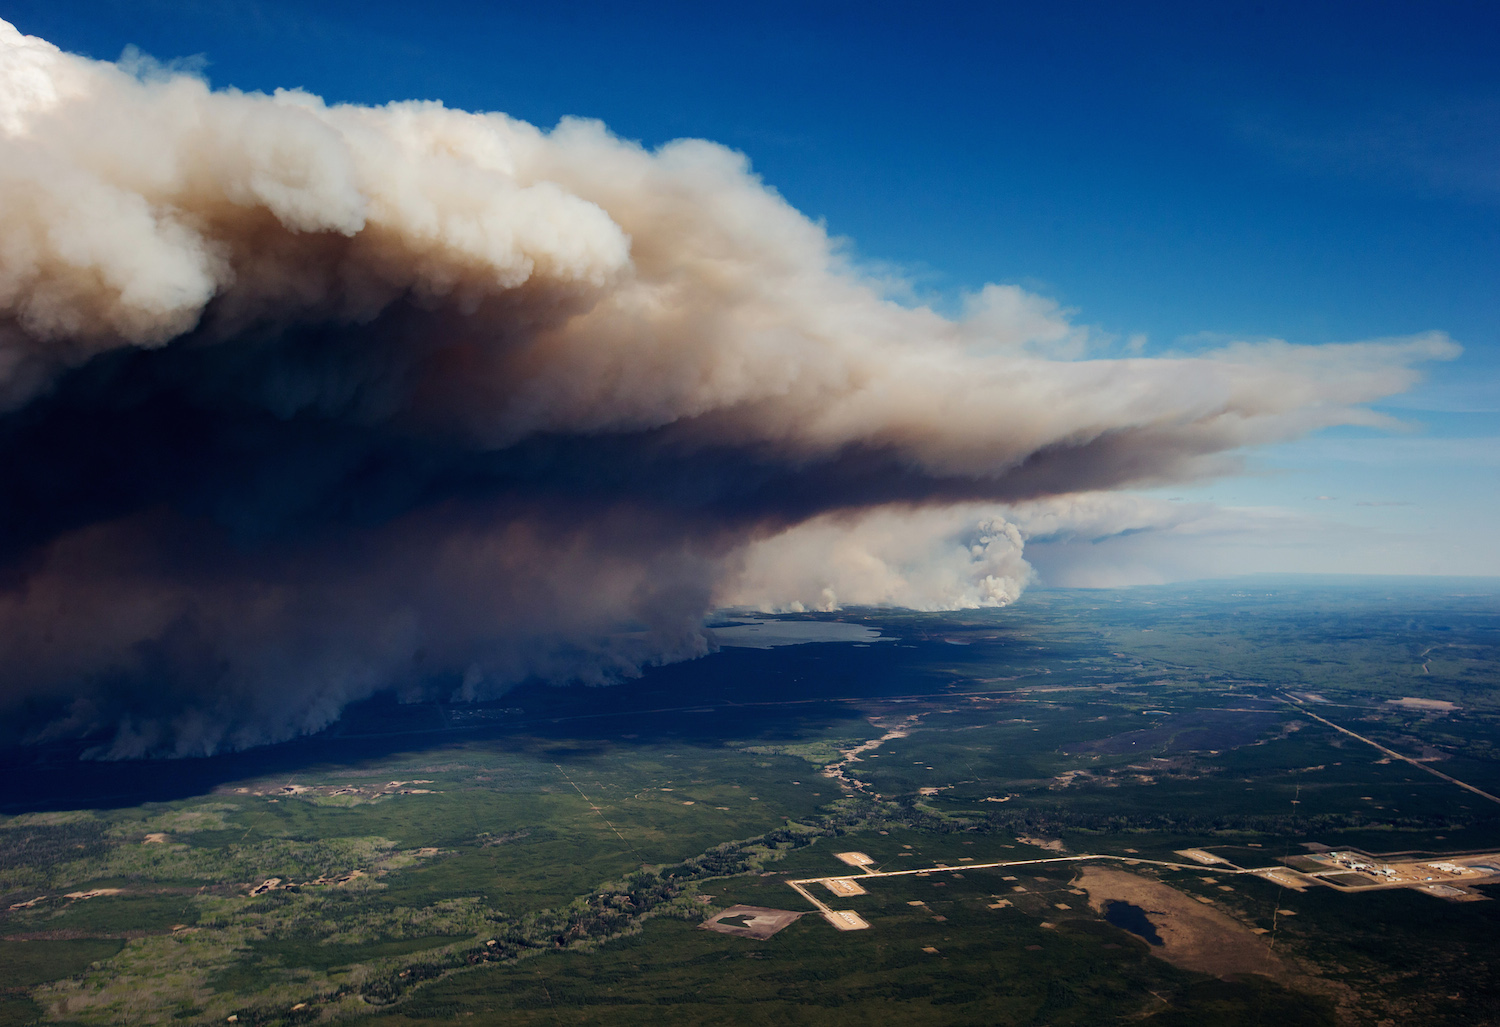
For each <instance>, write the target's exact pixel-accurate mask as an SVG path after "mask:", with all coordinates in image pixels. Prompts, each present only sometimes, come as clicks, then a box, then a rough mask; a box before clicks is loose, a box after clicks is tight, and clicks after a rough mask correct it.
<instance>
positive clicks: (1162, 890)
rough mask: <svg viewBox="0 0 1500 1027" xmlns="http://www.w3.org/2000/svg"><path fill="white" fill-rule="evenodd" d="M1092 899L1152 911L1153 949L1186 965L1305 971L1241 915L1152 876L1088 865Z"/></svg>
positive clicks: (1083, 879) (1283, 975)
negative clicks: (1277, 952)
mask: <svg viewBox="0 0 1500 1027" xmlns="http://www.w3.org/2000/svg"><path fill="white" fill-rule="evenodd" d="M1078 885H1079V887H1081V888H1083V889H1084V890H1086V891H1087V892H1088V893H1089V905H1091V906H1093V907H1094V909H1096V910H1098V911H1099V912H1101V913H1102V912H1103V911H1104V908H1105V906H1106V904H1107V903H1109V902H1110V901H1119V902H1129V903H1131V904H1132V905H1136V906H1140V907H1141V908H1142V909H1144V910H1145V911H1146V916H1147V918H1148V919H1149V920H1150V921H1151V923H1152V925H1154V926H1155V927H1156V933H1157V934H1159V935H1160V936H1161V940H1162V943H1161V945H1153V946H1151V952H1152V953H1153V954H1154V955H1157V956H1160V957H1161V958H1162V959H1165V960H1166V961H1167V962H1169V963H1173V964H1175V965H1177V966H1180V967H1182V968H1183V969H1185V970H1196V971H1198V972H1199V973H1207V974H1213V975H1214V976H1215V977H1227V976H1229V975H1231V974H1236V973H1253V974H1261V975H1263V976H1265V977H1270V978H1273V979H1275V980H1278V981H1282V982H1283V983H1290V982H1291V981H1293V980H1294V979H1296V978H1297V977H1299V976H1300V975H1299V974H1298V973H1297V971H1296V970H1295V969H1294V968H1293V967H1291V966H1289V965H1288V964H1287V963H1286V962H1284V961H1283V960H1282V959H1281V958H1280V957H1278V956H1277V955H1275V954H1274V953H1273V952H1272V951H1271V948H1270V945H1269V944H1268V943H1267V941H1266V940H1265V939H1264V938H1262V937H1260V936H1258V935H1256V934H1255V933H1253V932H1252V931H1251V930H1250V929H1249V928H1247V927H1246V926H1245V925H1243V924H1241V923H1240V922H1239V921H1238V920H1235V919H1234V918H1232V917H1230V916H1228V915H1226V914H1224V913H1221V912H1219V911H1218V910H1217V909H1214V908H1213V907H1212V906H1208V905H1204V904H1203V903H1200V902H1198V901H1196V900H1195V899H1193V898H1191V897H1189V896H1187V895H1184V894H1183V893H1182V892H1179V891H1177V890H1176V889H1175V888H1169V887H1168V886H1167V885H1165V884H1162V883H1161V882H1160V881H1154V880H1152V879H1151V878H1149V877H1142V876H1139V875H1137V874H1132V873H1127V872H1126V871H1123V870H1104V869H1101V868H1098V867H1087V868H1085V869H1084V871H1083V872H1082V874H1081V875H1080V876H1079V880H1078Z"/></svg>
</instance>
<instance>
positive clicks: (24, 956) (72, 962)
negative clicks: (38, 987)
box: [0, 938, 125, 988]
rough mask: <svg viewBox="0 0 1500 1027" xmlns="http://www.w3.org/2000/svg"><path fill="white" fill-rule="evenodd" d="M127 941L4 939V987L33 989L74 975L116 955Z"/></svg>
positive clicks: (0, 959) (0, 963) (0, 981)
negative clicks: (47, 982) (33, 986)
mask: <svg viewBox="0 0 1500 1027" xmlns="http://www.w3.org/2000/svg"><path fill="white" fill-rule="evenodd" d="M124 944H125V943H124V942H123V941H119V940H115V939H111V938H69V939H65V940H54V939H45V940H38V941H0V988H29V987H31V986H32V985H34V984H42V983H44V982H46V981H55V980H59V979H61V978H63V977H71V976H73V975H74V974H76V973H82V972H83V971H84V970H87V969H88V968H89V966H90V964H93V963H98V962H102V961H103V960H106V959H110V958H112V957H113V956H114V955H115V954H116V953H118V952H119V951H120V949H121V948H122V947H123V946H124Z"/></svg>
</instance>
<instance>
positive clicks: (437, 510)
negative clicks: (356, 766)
mask: <svg viewBox="0 0 1500 1027" xmlns="http://www.w3.org/2000/svg"><path fill="white" fill-rule="evenodd" d="M1080 337H1081V335H1080V333H1079V332H1078V331H1077V330H1075V329H1073V328H1072V327H1071V326H1069V325H1068V324H1067V322H1066V321H1065V320H1064V319H1063V318H1062V317H1061V316H1060V315H1059V314H1058V313H1057V311H1056V310H1055V309H1054V308H1052V307H1051V306H1050V305H1048V304H1047V303H1046V302H1045V301H1042V300H1040V299H1038V298H1037V297H1034V296H1030V295H1028V294H1026V293H1024V292H1022V291H1021V290H1019V289H1015V288H1013V287H1000V286H991V287H988V288H987V289H986V290H985V291H984V292H983V293H981V294H980V295H979V296H977V297H975V298H974V301H973V303H972V304H971V310H970V313H969V315H968V316H966V317H965V318H963V319H960V320H950V319H946V318H943V317H941V316H939V315H938V314H936V313H934V312H933V311H931V310H928V309H925V308H920V309H911V308H908V307H902V306H900V305H898V304H896V303H894V302H892V301H890V300H889V299H888V298H886V297H885V296H884V295H883V294H882V293H881V291H880V290H879V289H878V287H877V286H875V285H874V284H872V283H871V282H869V281H866V280H865V279H863V278H861V276H860V275H859V274H857V273H856V272H855V271H853V270H851V269H850V268H849V267H847V266H846V265H845V264H844V262H843V261H842V260H841V258H840V257H839V255H838V252H837V250H836V249H835V248H834V247H833V246H832V245H831V244H830V241H829V240H828V238H827V237H826V235H825V234H824V232H823V231H822V229H821V228H820V227H818V226H817V225H815V224H813V223H811V222H810V221H808V220H807V219H806V218H804V217H803V216H802V215H801V214H799V213H798V212H797V211H795V210H793V209H792V208H791V207H789V206H788V205H787V204H786V203H784V202H783V201H782V200H781V199H780V198H779V197H778V196H777V195H776V194H775V193H773V192H771V191H770V190H768V189H766V188H765V187H764V186H762V185H761V184H760V182H759V181H758V180H757V179H756V178H755V177H754V176H753V175H752V174H751V173H750V172H749V171H748V170H747V168H746V166H745V163H744V161H743V159H742V158H741V157H739V156H737V155H736V154H733V153H731V152H729V151H726V150H724V149H722V148H720V147H717V146H714V145H712V144H709V143H704V142H694V141H689V142H681V143H675V144H672V145H670V146H667V147H664V148H662V149H661V150H659V151H656V152H647V151H645V150H642V149H641V148H639V147H637V146H634V145H632V144H629V143H626V142H623V141H621V140H619V139H616V138H614V137H613V136H611V135H609V134H608V132H606V131H605V130H604V128H603V127H601V126H600V125H598V124H595V123H590V122H565V123H563V124H562V125H561V126H559V127H558V128H557V129H556V130H554V131H552V132H550V133H544V132H541V131H539V130H537V129H535V128H532V127H531V126H529V125H526V124H523V123H520V122H516V121H513V120H511V119H509V118H506V117H504V116H501V115H493V114H490V115H481V114H468V113H463V112H459V111H451V110H447V109H445V108H443V107H441V106H439V105H436V104H394V105H391V106H387V107H381V108H364V107H349V106H338V107H328V106H325V105H324V104H323V103H322V102H321V101H319V100H318V99H317V98H316V97H312V96H308V95H306V94H302V93H295V92H292V93H286V92H279V93H277V94H276V95H275V96H263V95H258V94H250V95H247V94H241V93H237V92H233V91H225V92H213V91H211V90H210V89H209V88H208V87H207V86H206V85H205V84H204V83H203V82H202V81H200V80H198V79H196V78H192V77H188V76H182V75H176V76H171V75H165V76H155V77H151V78H148V79H145V80H142V79H139V78H136V77H133V76H132V75H130V74H127V73H126V72H124V71H122V70H121V69H119V68H117V67H115V66H113V65H109V64H101V63H97V62H93V61H89V60H85V59H83V58H79V57H74V56H71V55H67V54H63V53H60V52H59V51H57V50H56V49H55V48H53V47H51V46H50V45H49V44H47V43H45V42H42V41H40V40H36V39H32V38H28V37H23V36H21V35H20V34H18V33H17V32H15V30H14V29H11V28H10V27H9V26H7V25H4V23H0V481H3V482H4V491H3V493H0V574H3V577H0V708H3V709H0V714H3V722H4V723H5V724H8V725H10V730H11V731H12V733H13V738H12V739H11V740H15V738H19V737H22V736H24V737H25V738H30V739H33V740H35V739H41V738H50V737H75V736H80V737H81V736H93V735H98V736H102V737H107V738H109V739H110V740H109V741H108V742H107V743H105V744H104V745H103V746H102V748H101V749H100V752H101V753H102V754H104V755H109V756H115V757H126V756H134V755H140V754H147V753H150V754H179V755H191V754H201V753H208V752H212V751H215V750H218V749H222V748H235V747H243V746H248V745H254V744H257V743H261V742H266V741H272V740H276V739H281V738H286V737H289V736H292V735H294V734H297V733H300V732H307V731H313V730H316V729H318V728H321V727H323V726H325V725H327V724H328V723H330V722H331V721H332V720H333V719H335V718H336V717H337V716H338V715H339V712H340V710H341V709H342V708H343V707H344V706H345V705H346V704H347V703H349V702H350V701H352V700H354V699H357V698H361V697H364V696H368V695H371V694H372V693H374V692H376V691H378V690H382V689H392V688H394V689H397V690H399V691H401V692H402V693H403V694H408V695H418V694H458V695H460V696H469V697H479V696H485V695H493V694H495V693H496V692H498V691H500V690H503V689H504V688H506V687H508V686H509V685H511V684H513V683H514V682H516V681H518V680H521V679H523V678H526V677H528V676H533V675H535V676H540V677H542V678H545V679H550V680H567V679H581V680H586V681H600V682H603V681H608V680H611V679H616V678H618V677H619V676H621V675H626V674H630V673H633V672H635V671H636V670H638V669H639V668H640V667H641V666H643V665H645V664H647V663H650V662H652V661H664V660H672V659H680V658H685V657H689V656H692V655H695V654H699V653H702V652H705V651H706V649H707V646H708V643H707V641H706V639H705V636H704V633H703V631H702V629H701V624H702V618H703V615H704V613H705V611H707V610H708V609H710V608H711V607H712V606H713V605H714V604H716V603H724V602H754V603H757V604H761V605H772V606H775V605H782V606H794V605H796V604H802V605H804V606H830V605H834V604H836V603H838V602H841V601H843V602H890V603H905V604H910V605H920V606H928V607H932V606H944V605H947V606H955V605H976V604H984V603H1001V602H1005V601H1008V600H1009V599H1011V598H1013V597H1014V596H1015V594H1017V592H1018V591H1019V589H1020V588H1021V587H1022V585H1023V584H1024V583H1025V580H1026V573H1027V572H1026V567H1025V564H1024V562H1023V561H1022V560H1021V557H1020V538H1019V536H1018V535H1016V533H1015V532H1014V530H1009V529H1008V526H1007V525H1006V524H1005V523H1004V521H1003V518H1001V517H1000V516H999V515H998V514H997V513H996V511H995V510H994V509H993V505H994V504H996V503H1005V502H1015V501H1022V500H1030V499H1035V498H1037V497H1047V496H1065V495H1068V494H1072V493H1076V492H1079V491H1082V490H1089V489H1094V490H1101V489H1106V490H1107V489H1116V488H1120V487H1123V486H1130V485H1138V484H1143V483H1160V482H1166V481H1172V480H1180V479H1184V478H1192V477H1197V476H1202V475H1205V474H1212V473H1217V472H1220V471H1223V470H1225V469H1226V468H1229V467H1231V466H1232V453H1233V451H1234V450H1236V449H1238V448H1240V447H1243V446H1247V445H1252V444H1256V443H1264V442H1269V441H1274V440H1280V439H1285V438H1289V437H1292V436H1295V435H1297V434H1300V433H1303V432H1306V431H1309V430H1313V429H1317V428H1320V427H1323V426H1326V425H1330V424H1344V423H1351V422H1358V423H1369V422H1370V421H1371V420H1372V415H1370V414H1368V413H1367V412H1364V411H1362V410H1361V409H1360V408H1359V406H1358V404H1360V403H1363V402H1365V401H1368V400H1370V399H1372V398H1375V397H1378V396H1381V395H1384V394H1387V393H1390V392H1393V391H1397V390H1400V389H1402V388H1405V387H1406V386H1407V385H1409V384H1410V383H1411V382H1412V381H1413V380H1414V379H1413V372H1412V371H1411V370H1410V369H1409V367H1410V365H1411V364H1412V363H1413V362H1416V361H1420V360H1423V359H1430V358H1435V357H1443V356H1447V355H1451V353H1452V352H1454V349H1455V348H1454V347H1453V346H1452V344H1451V343H1449V342H1447V341H1446V340H1445V339H1444V338H1442V337H1440V336H1424V337H1421V338H1417V339H1412V340H1398V341H1393V342H1387V343H1369V344H1359V345H1353V346H1344V347H1323V348H1317V349H1310V348H1298V347H1290V346H1285V345H1284V344H1271V345H1265V346H1258V347H1256V346H1246V347H1238V348H1234V349H1231V350H1225V351H1222V352H1219V353H1216V354H1213V355H1211V356H1208V357H1198V358H1193V359H1187V358H1183V359H1153V360H1072V359H1059V358H1058V357H1056V356H1055V355H1052V356H1049V353H1050V354H1056V353H1057V352H1060V351H1066V350H1067V349H1068V348H1069V347H1072V346H1075V344H1076V343H1077V342H1078V340H1079V338H1080ZM954 511H957V512H954ZM960 521H963V522H964V523H963V524H960V523H959V522H960ZM965 524H966V525H967V527H965ZM975 525H979V527H975ZM810 540H811V541H810ZM825 542H826V543H827V544H825ZM818 554H822V556H821V557H820V556H819V555H818ZM820 560H821V562H820Z"/></svg>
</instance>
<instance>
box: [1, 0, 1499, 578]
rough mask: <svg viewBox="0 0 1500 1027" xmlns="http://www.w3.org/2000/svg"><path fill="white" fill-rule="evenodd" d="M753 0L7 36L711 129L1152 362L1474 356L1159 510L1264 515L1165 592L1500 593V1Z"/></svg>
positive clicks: (790, 186)
mask: <svg viewBox="0 0 1500 1027" xmlns="http://www.w3.org/2000/svg"><path fill="white" fill-rule="evenodd" d="M743 6H744V9H740V10H735V9H732V8H730V7H729V6H727V5H705V4H687V3H682V4H670V3H658V4H652V5H621V4H592V3H565V2H556V3H549V4H509V3H496V4H485V5H425V6H416V5H411V4H400V5H397V4H391V3H368V2H365V3H358V4H356V3H320V4H297V3H277V2H262V3H246V4H230V3H211V2H206V0H184V2H174V0H145V2H142V0H134V2H128V3H126V2H96V3H83V2H68V0H61V2H59V0H50V2H48V3H37V2H31V0H25V2H12V3H8V4H7V5H6V7H5V10H4V13H3V16H4V17H5V18H6V19H7V20H10V21H12V22H13V23H15V24H16V25H17V27H18V28H20V29H21V30H22V31H23V32H27V33H30V34H33V35H39V36H42V37H43V38H46V39H49V40H51V41H52V42H54V43H56V44H57V45H59V46H61V47H63V48H64V49H68V50H73V51H76V52H80V53H85V54H88V55H91V56H94V57H98V58H106V59H112V58H115V57H117V56H118V55H119V54H120V52H121V51H122V49H123V48H124V47H126V46H127V45H134V46H138V47H139V48H140V49H142V50H144V51H146V52H148V53H150V54H153V55H154V56H156V57H158V58H162V59H171V58H178V57H190V56H194V55H202V56H203V58H204V59H205V61H206V64H205V68H204V70H205V73H206V75H207V76H208V77H209V78H210V79H211V80H212V81H213V83H214V84H215V85H218V86H228V85H232V86H237V87H240V88H242V89H259V90H270V89H272V88H275V87H278V86H301V87H304V88H306V89H308V90H310V91H312V92H315V93H318V94H320V95H322V96H324V97H326V98H328V99H330V100H351V101H358V102H366V103H378V102H384V101H387V100H394V99H408V98H433V99H441V100H443V101H444V102H445V103H447V104H449V105H451V106H456V107H464V108H469V109H488V110H502V111H505V112H507V113H509V114H512V115H515V116H517V117H520V118H524V119H526V120H528V121H532V122H535V123H537V124H540V125H543V126H550V125H551V124H553V123H555V122H556V121H557V119H558V118H559V117H562V116H566V115H583V116H589V117H597V118H600V119H602V120H604V121H605V122H606V123H607V124H608V125H609V126H610V127H611V129H613V130H614V131H615V132H617V133H618V134H620V135H623V136H626V137H629V138H635V139H639V140H641V141H642V142H644V143H646V144H647V145H655V144H659V143H661V142H665V141H667V140H669V139H673V138H678V137H683V136H700V137H705V138H710V139H714V140H717V141H719V142H722V143H725V144H727V145H729V146H732V147H735V148H737V149H740V150H743V151H744V152H745V153H746V154H748V155H749V157H750V159H751V160H752V162H753V163H754V166H755V167H756V168H757V170H758V171H759V172H760V173H761V174H762V175H763V176H764V177H765V179H766V181H767V182H769V183H770V184H771V185H773V186H774V187H775V188H777V189H778V190H780V191H781V192H782V193H783V194H784V195H785V196H786V197H787V198H788V199H789V200H790V201H791V202H792V203H793V204H794V205H796V206H797V207H799V208H800V209H802V210H803V211H805V212H807V213H808V214H810V215H812V216H814V217H818V218H822V219H824V220H825V221H826V223H827V225H828V227H829V230H830V231H831V232H833V233H835V234H837V235H841V236H845V237H848V238H849V239H850V240H852V245H853V247H854V249H855V252H856V253H857V254H858V255H859V257H860V258H861V259H862V260H864V261H866V262H868V263H870V264H871V265H873V266H877V267H880V266H888V267H889V268H892V269H894V270H896V271H898V272H899V273H901V274H903V275H905V276H907V277H909V278H910V279H911V280H912V281H913V282H914V283H915V286H916V289H917V293H918V295H919V296H921V297H922V298H923V299H926V300H928V301H930V302H933V303H935V304H938V305H955V304H956V303H957V302H958V298H959V297H960V296H961V295H962V293H964V292H966V291H973V290H975V289H977V288H979V287H980V286H981V285H983V284H984V283H985V282H1014V283H1019V284H1022V285H1024V286H1026V287H1027V288H1030V289H1032V290H1035V291H1038V292H1041V293H1043V294H1045V295H1047V296H1050V297H1053V298H1055V299H1056V300H1058V301H1059V302H1060V303H1062V304H1063V305H1064V306H1065V307H1067V308H1069V309H1071V310H1073V311H1075V313H1074V315H1073V317H1074V319H1075V320H1076V321H1077V322H1078V323H1081V324H1086V325H1089V326H1093V327H1095V328H1097V329H1098V331H1099V332H1100V333H1102V334H1110V335H1115V336H1118V337H1120V338H1128V337H1130V336H1134V335H1144V336H1145V338H1146V352H1158V351H1163V350H1171V349H1184V348H1188V349H1190V348H1192V347H1195V346H1199V345H1204V344H1208V343H1214V342H1219V341H1223V340H1225V339H1244V338H1252V339H1253V338H1264V337H1278V338H1285V339H1288V340H1291V341H1293V342H1300V343H1319V342H1331V341H1348V340H1358V339H1368V338H1377V337H1385V336H1398V335H1406V334H1410V333H1415V332H1422V331H1427V330H1441V331H1445V332H1447V333H1448V334H1450V335H1451V336H1452V337H1453V338H1454V339H1455V340H1457V341H1458V342H1460V343H1461V344H1462V345H1463V346H1464V347H1465V353H1464V356H1463V357H1461V358H1460V359H1459V360H1457V361H1455V362H1453V363H1451V364H1447V365H1443V366H1439V367H1435V368H1433V369H1432V377H1431V380H1430V382H1429V383H1428V384H1427V385H1425V386H1423V387H1421V388H1420V389H1418V390H1416V391H1415V392H1413V393H1411V394H1408V395H1407V396H1404V397H1399V398H1398V399H1396V400H1395V401H1393V402H1391V403H1389V404H1388V405H1387V406H1386V407H1385V408H1384V409H1386V410H1388V411H1389V412H1390V413H1392V414H1394V415H1396V416H1398V417H1400V418H1402V419H1403V420H1405V421H1407V422H1409V423H1410V428H1409V429H1408V430H1407V431H1404V432H1398V433H1396V434H1386V433H1374V432H1370V431H1367V430H1361V431H1355V430H1346V431H1343V432H1339V433H1334V434H1331V435H1325V436H1323V437H1320V438H1316V439H1311V440H1306V441H1303V442H1300V443H1296V444H1290V445H1286V446H1282V447H1279V448H1277V449H1275V450H1272V451H1268V452H1264V453H1260V454H1256V455H1254V456H1252V457H1251V460H1250V470H1251V472H1252V473H1251V474H1249V475H1248V476H1246V477H1242V478H1237V479H1229V480H1224V481H1220V482H1214V483H1208V484H1205V485H1201V486H1196V487H1194V488H1192V489H1172V490H1167V491H1164V492H1162V493H1161V494H1160V496H1159V498H1161V499H1163V500H1164V501H1168V502H1175V501H1183V502H1191V501H1194V500H1202V501H1212V502H1215V503H1219V504H1225V505H1228V506H1231V507H1233V508H1236V509H1249V510H1253V511H1257V512H1258V513H1257V514H1256V515H1255V517H1252V518H1251V520H1250V521H1247V522H1246V523H1247V524H1251V522H1253V524H1254V525H1261V526H1262V527H1259V528H1257V527H1253V526H1251V527H1246V529H1245V531H1244V532H1241V533H1234V532H1231V533H1229V534H1227V535H1224V536H1223V537H1222V538H1221V539H1220V541H1219V542H1217V543H1215V545H1216V546H1218V549H1217V550H1215V554H1216V555H1215V554H1209V555H1208V556H1205V557H1204V558H1203V559H1201V560H1198V561H1197V562H1194V561H1193V560H1186V561H1179V562H1178V563H1177V564H1174V565H1173V566H1174V567H1176V568H1177V569H1176V570H1172V571H1170V574H1172V575H1177V574H1189V575H1190V574H1192V573H1211V572H1217V571H1228V570H1252V569H1265V570H1298V569H1307V570H1369V571H1397V572H1403V573H1483V574H1500V542H1497V540H1496V538H1495V537H1494V536H1495V532H1494V530H1493V528H1494V524H1495V516H1494V511H1495V509H1496V505H1497V502H1500V485H1497V481H1500V473H1497V471H1500V467H1497V463H1500V292H1497V290H1496V288H1495V281H1496V269H1497V268H1500V8H1497V7H1496V6H1495V5H1493V4H1486V3H1467V4H1456V3H1422V4H1416V3H1407V4H1392V3H1370V2H1365V3H1357V4H1355V3H1348V4H1295V5H1294V4H1216V5H1209V4H1201V3H1197V4H1166V3H1161V4H1150V5H1115V4H1103V3H1100V4H1048V5H1033V6H1020V5H1008V4H998V3H992V4H923V5H917V4H881V3H871V2H863V3H821V4H819V3H812V4H806V3H801V4H792V3H786V4H781V3H761V4H756V5H743ZM643 7H644V9H642V8H643ZM1268 524H1270V525H1278V526H1281V527H1276V528H1271V527H1264V526H1265V525H1268ZM1289 524H1295V525H1297V527H1296V528H1295V530H1292V531H1291V532H1290V534H1287V535H1278V534H1277V532H1279V531H1282V530H1284V528H1285V526H1286V525H1289ZM1257 531H1261V532H1262V534H1261V535H1260V536H1256V537H1254V538H1252V536H1255V533H1256V532H1257ZM1247 540H1249V542H1253V544H1249V543H1248V542H1247ZM1172 544H1174V545H1177V544H1182V543H1180V540H1179V542H1174V543H1172ZM1194 544H1199V545H1201V539H1200V540H1199V541H1198V542H1195V543H1194ZM1205 552H1207V551H1206V550H1205ZM1122 573H1123V572H1122ZM1164 573H1165V572H1164ZM1129 577H1130V575H1129V574H1128V573H1126V574H1124V577H1123V578H1122V579H1121V580H1125V579H1128V578H1129Z"/></svg>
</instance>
